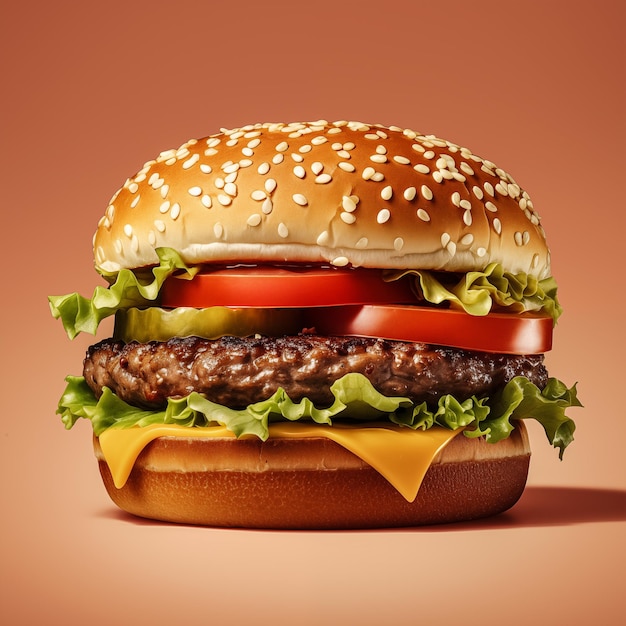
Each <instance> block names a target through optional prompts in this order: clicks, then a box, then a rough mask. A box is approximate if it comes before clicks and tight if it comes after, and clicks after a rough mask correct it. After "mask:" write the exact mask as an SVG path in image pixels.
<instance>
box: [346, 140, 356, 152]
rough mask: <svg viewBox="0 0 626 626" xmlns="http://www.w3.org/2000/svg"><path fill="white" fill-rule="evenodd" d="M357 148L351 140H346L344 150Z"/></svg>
mask: <svg viewBox="0 0 626 626" xmlns="http://www.w3.org/2000/svg"><path fill="white" fill-rule="evenodd" d="M355 148H356V144H354V143H352V142H351V141H346V143H344V144H343V149H344V150H354V149H355Z"/></svg>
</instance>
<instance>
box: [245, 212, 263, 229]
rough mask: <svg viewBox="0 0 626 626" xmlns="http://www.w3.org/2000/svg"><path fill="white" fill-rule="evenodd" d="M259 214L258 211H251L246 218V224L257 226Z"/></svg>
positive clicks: (259, 219)
mask: <svg viewBox="0 0 626 626" xmlns="http://www.w3.org/2000/svg"><path fill="white" fill-rule="evenodd" d="M261 220H262V218H261V216H260V215H259V214H258V213H253V214H252V215H251V216H250V217H249V218H248V219H247V220H246V224H248V226H258V225H259V224H260V223H261Z"/></svg>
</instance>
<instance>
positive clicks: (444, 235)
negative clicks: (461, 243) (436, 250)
mask: <svg viewBox="0 0 626 626" xmlns="http://www.w3.org/2000/svg"><path fill="white" fill-rule="evenodd" d="M450 239H451V238H450V235H449V234H448V233H442V235H441V247H442V248H445V247H446V246H447V245H448V244H449V243H450Z"/></svg>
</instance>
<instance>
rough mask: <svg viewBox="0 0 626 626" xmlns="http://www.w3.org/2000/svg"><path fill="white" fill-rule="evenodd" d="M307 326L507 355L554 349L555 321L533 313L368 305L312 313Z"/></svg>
mask: <svg viewBox="0 0 626 626" xmlns="http://www.w3.org/2000/svg"><path fill="white" fill-rule="evenodd" d="M307 321H308V324H309V325H310V326H314V327H315V330H316V332H317V333H318V334H320V335H356V336H360V337H381V338H384V339H393V340H398V341H412V342H417V343H429V344H435V345H441V346H450V347H456V348H462V349H465V350H478V351H481V352H501V353H505V354H543V353H544V352H547V351H549V350H550V349H551V348H552V327H553V324H552V318H551V317H543V316H539V315H533V314H530V313H523V314H514V315H510V314H505V313H490V314H489V315H485V316H476V315H469V314H468V313H465V312H464V311H453V310H449V309H437V308H434V307H433V308H429V307H419V306H402V305H366V306H344V307H334V308H332V309H311V310H310V311H309V312H308V314H307Z"/></svg>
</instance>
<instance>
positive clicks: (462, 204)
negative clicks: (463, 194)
mask: <svg viewBox="0 0 626 626" xmlns="http://www.w3.org/2000/svg"><path fill="white" fill-rule="evenodd" d="M459 207H460V208H461V209H465V210H466V211H469V210H470V209H471V208H472V203H471V202H470V201H469V200H461V201H460V202H459Z"/></svg>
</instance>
